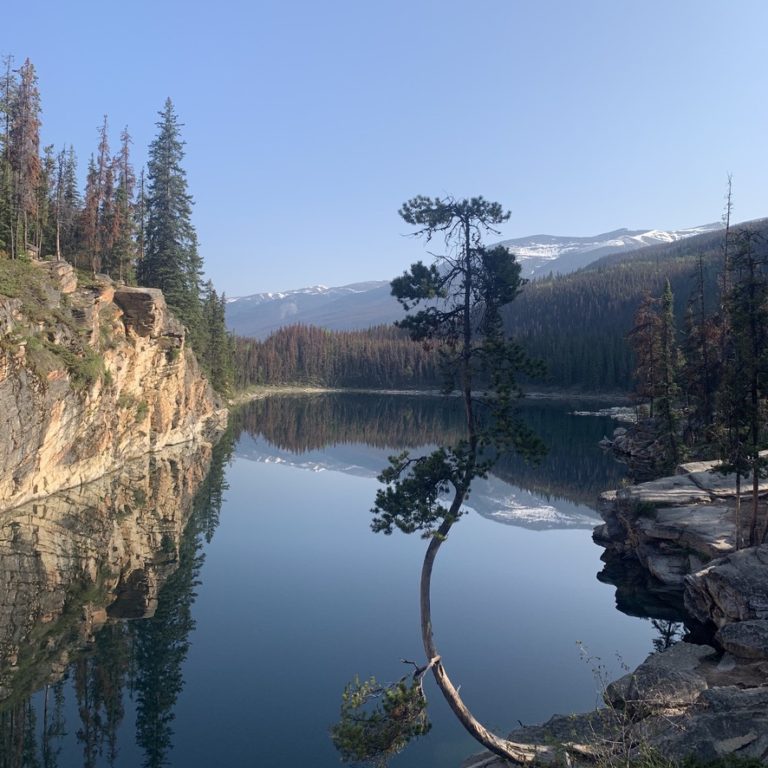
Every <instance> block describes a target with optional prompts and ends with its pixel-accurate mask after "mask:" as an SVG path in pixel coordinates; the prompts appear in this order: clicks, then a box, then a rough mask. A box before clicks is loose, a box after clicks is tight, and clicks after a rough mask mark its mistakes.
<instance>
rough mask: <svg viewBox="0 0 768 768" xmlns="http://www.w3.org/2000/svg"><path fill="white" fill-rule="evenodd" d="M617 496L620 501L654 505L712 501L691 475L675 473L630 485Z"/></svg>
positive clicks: (709, 495)
mask: <svg viewBox="0 0 768 768" xmlns="http://www.w3.org/2000/svg"><path fill="white" fill-rule="evenodd" d="M616 497H617V499H619V500H620V501H629V502H634V503H637V504H652V505H654V506H673V505H681V504H695V503H696V502H706V501H710V500H711V498H712V497H711V494H710V493H709V492H708V491H706V490H703V489H702V488H701V487H699V486H698V485H697V484H696V483H695V482H694V481H693V480H692V479H691V475H673V476H672V477H662V478H660V479H659V480H651V481H649V482H647V483H638V484H637V485H630V486H628V487H627V488H622V489H621V490H620V491H618V493H617V494H616Z"/></svg>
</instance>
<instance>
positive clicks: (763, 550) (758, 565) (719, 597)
mask: <svg viewBox="0 0 768 768" xmlns="http://www.w3.org/2000/svg"><path fill="white" fill-rule="evenodd" d="M684 601H685V607H686V609H687V610H688V612H689V613H690V614H691V615H693V616H694V617H695V618H696V619H697V620H699V621H701V622H707V621H712V622H714V624H715V625H716V626H718V627H723V626H725V625H726V624H729V623H731V622H734V621H748V620H751V619H768V544H763V545H762V546H759V547H750V548H749V549H742V550H739V551H738V552H733V553H732V554H730V555H727V556H725V557H722V558H719V559H718V560H715V561H713V562H712V563H710V564H709V565H708V566H707V567H706V568H703V569H702V570H700V571H698V572H697V573H694V574H691V575H689V576H686V578H685V594H684Z"/></svg>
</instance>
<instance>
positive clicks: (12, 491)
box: [0, 259, 226, 506]
mask: <svg viewBox="0 0 768 768" xmlns="http://www.w3.org/2000/svg"><path fill="white" fill-rule="evenodd" d="M225 415H226V411H225V410H224V409H223V408H222V407H221V405H220V403H219V402H218V400H217V398H216V397H215V395H214V393H213V391H212V389H211V387H210V385H209V383H208V381H207V380H206V379H205V378H204V377H203V376H202V374H201V373H200V369H199V367H198V364H197V361H196V360H195V356H194V354H192V352H191V351H190V350H189V349H188V348H187V345H186V331H185V329H184V326H182V325H181V323H179V321H178V320H176V318H175V317H173V315H172V314H171V313H170V312H169V311H168V309H167V307H166V305H165V300H164V298H163V295H162V293H161V292H160V291H158V290H156V289H151V288H128V287H125V286H121V285H117V284H115V283H113V282H112V281H111V280H110V279H109V278H106V277H103V276H98V277H97V278H91V277H90V276H88V275H86V276H84V279H82V280H81V281H78V276H77V274H76V273H75V271H74V270H73V268H72V267H71V266H70V265H69V264H67V263H65V262H35V261H33V262H26V261H22V260H7V259H3V260H0V434H2V436H3V439H2V441H0V505H3V506H15V505H17V504H20V503H23V502H25V501H28V500H30V499H34V498H40V497H43V496H46V495H48V494H49V493H53V492H54V491H57V490H60V489H63V488H71V487H74V486H77V485H80V484H81V483H84V482H88V481H91V480H94V479H96V478H98V477H101V476H102V475H104V474H106V473H108V472H111V471H113V470H114V469H115V468H117V467H118V466H120V465H121V464H122V463H124V462H125V461H127V460H130V459H133V458H138V457H140V456H143V455H145V454H147V453H149V452H152V451H157V450H160V449H162V448H164V447H166V446H169V445H175V444H178V443H183V442H187V441H206V440H207V439H208V438H209V437H210V436H211V435H212V434H213V433H214V432H215V431H216V430H217V429H218V428H219V427H220V426H221V424H222V420H223V419H224V418H225Z"/></svg>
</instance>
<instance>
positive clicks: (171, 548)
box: [0, 443, 211, 704]
mask: <svg viewBox="0 0 768 768" xmlns="http://www.w3.org/2000/svg"><path fill="white" fill-rule="evenodd" d="M210 460H211V449H210V446H209V445H208V444H206V443H200V444H199V445H197V446H196V447H195V448H194V449H193V448H192V447H190V445H189V444H185V445H183V446H176V447H173V448H168V449H166V450H164V451H162V452H160V453H156V454H147V455H146V456H144V457H143V458H142V459H137V460H134V461H132V462H130V463H128V464H126V465H125V466H123V467H122V469H121V470H120V471H119V472H117V473H114V474H111V475H108V476H105V477H102V478H100V479H99V480H97V481H95V482H94V483H91V484H88V485H84V486H81V487H79V488H76V489H73V490H69V491H63V492H61V493H59V494H54V495H52V496H49V497H47V498H46V499H45V500H44V501H39V502H28V503H27V504H23V505H21V506H19V507H15V508H14V509H12V510H8V511H6V512H4V513H0V704H2V703H3V702H4V701H5V700H7V699H9V698H10V697H11V696H14V695H17V696H22V697H23V696H28V695H29V694H30V693H32V692H33V691H34V690H35V688H36V687H39V686H40V685H42V684H44V683H45V682H52V681H55V680H56V679H58V677H59V676H60V675H61V674H62V673H63V671H64V669H65V668H66V666H67V664H68V662H69V660H70V659H71V657H72V655H73V654H75V653H77V652H79V651H80V650H81V649H82V648H84V647H87V646H88V645H89V644H90V643H91V642H92V641H93V639H94V635H95V633H96V632H97V631H98V630H99V629H100V628H101V626H102V625H103V624H104V623H105V622H107V621H111V620H117V619H122V618H140V617H144V616H151V615H153V614H154V611H155V608H156V605H157V597H158V593H159V591H160V588H161V587H162V586H163V584H164V583H165V582H166V580H167V579H168V577H169V576H170V575H171V574H172V573H173V572H174V571H175V570H176V568H177V566H178V562H179V560H178V551H179V542H180V540H181V537H182V533H183V531H184V528H185V526H186V524H187V521H188V520H189V516H190V514H191V511H192V500H193V498H194V494H195V492H196V491H197V490H198V488H199V487H200V484H201V482H202V481H203V479H204V477H205V475H206V473H207V471H208V468H209V466H210Z"/></svg>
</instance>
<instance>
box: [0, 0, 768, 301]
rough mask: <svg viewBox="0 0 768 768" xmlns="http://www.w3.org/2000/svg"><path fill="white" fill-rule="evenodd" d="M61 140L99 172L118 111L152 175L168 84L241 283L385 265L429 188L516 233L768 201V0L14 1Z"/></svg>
mask: <svg viewBox="0 0 768 768" xmlns="http://www.w3.org/2000/svg"><path fill="white" fill-rule="evenodd" d="M2 28H3V32H2V33H0V53H4V54H7V53H10V54H13V55H14V56H15V57H16V60H17V63H21V62H22V61H23V60H24V58H26V57H29V58H30V59H31V60H32V62H33V63H34V64H35V67H36V69H37V72H38V77H39V81H40V90H41V94H42V106H43V115H42V120H43V137H42V138H43V141H44V142H45V143H53V144H55V145H56V146H57V147H58V146H61V145H63V144H64V143H67V144H69V143H72V144H73V145H74V146H75V149H76V151H77V153H78V156H79V159H80V165H81V171H82V170H83V169H84V168H85V164H86V161H87V158H88V156H89V154H90V153H91V152H93V151H95V148H96V143H97V128H98V126H99V124H100V123H101V120H102V116H103V115H104V114H107V115H108V116H109V121H110V126H111V137H112V144H113V148H116V147H117V143H118V138H119V133H120V130H121V128H122V127H123V126H124V125H128V128H129V130H130V132H131V133H132V135H133V138H134V142H135V146H134V161H135V164H136V166H137V167H138V166H140V165H141V164H142V163H143V162H144V159H145V157H146V147H147V145H148V144H149V142H150V141H151V139H152V137H153V136H154V133H155V125H154V123H155V121H156V119H157V111H158V110H160V109H161V108H162V105H163V102H164V100H165V98H166V97H167V96H170V97H171V98H172V99H173V101H174V103H175V105H176V109H177V112H178V114H179V118H180V120H181V121H182V122H183V123H184V124H185V125H184V129H183V137H184V139H185V140H186V142H187V157H186V160H185V167H186V169H187V174H188V181H189V189H190V192H191V193H192V195H193V196H194V198H195V201H196V205H195V224H196V226H197V230H198V235H199V239H200V244H201V251H202V254H203V256H204V258H205V262H206V271H207V273H208V275H209V276H210V277H212V279H213V280H214V282H215V283H216V285H217V287H218V288H220V289H221V290H224V291H226V292H227V294H229V295H242V294H247V293H254V292H257V291H266V290H284V289H289V288H298V287H302V286H305V285H310V284H315V283H324V284H326V285H340V284H344V283H349V282H354V281H359V280H366V279H388V278H391V277H393V276H394V275H396V274H399V273H400V272H402V270H403V269H405V268H406V267H407V266H408V265H409V264H410V263H411V262H412V261H414V260H416V259H418V258H422V257H425V256H426V254H425V252H424V249H423V246H422V245H421V244H420V243H419V242H418V241H414V240H412V239H410V238H407V237H404V236H403V235H404V234H406V233H407V232H408V228H407V226H406V225H405V224H404V223H403V222H401V221H400V219H399V218H398V216H397V209H398V207H399V205H400V204H401V203H402V202H403V201H404V200H406V199H408V198H410V197H412V196H414V195H416V194H427V195H444V194H452V195H454V196H457V197H463V196H471V195H476V194H482V195H484V196H485V197H486V198H488V199H492V200H499V201H500V202H502V203H503V204H504V205H505V206H507V207H508V208H509V209H510V210H511V211H512V218H511V219H510V221H509V223H508V224H507V225H505V227H504V230H503V236H504V237H520V236H524V235H530V234H535V233H547V234H570V235H592V234H597V233H599V232H604V231H606V230H610V229H615V228H618V227H629V228H640V227H657V228H676V227H685V226H693V225H697V224H703V223H707V222H711V221H716V220H717V219H719V217H720V215H721V212H722V205H723V196H724V193H725V183H726V176H727V174H728V173H729V172H730V173H732V174H733V183H734V203H735V211H734V215H735V218H736V220H739V221H742V220H746V219H752V218H758V217H762V216H765V215H768V210H766V206H765V199H766V187H767V186H768V182H767V181H766V180H767V179H768V157H767V151H768V150H767V147H768V132H767V131H766V127H767V125H766V124H767V122H768V120H767V118H768V114H767V113H768V99H766V98H765V93H766V82H765V81H766V74H765V73H766V71H767V70H766V65H765V51H766V42H765V35H766V30H767V29H768V3H765V2H764V0H733V1H732V2H729V3H726V2H725V1H724V0H720V1H719V2H715V1H714V0H674V1H673V2H670V1H669V0H664V1H663V2H661V1H659V0H643V2H629V1H626V2H625V1H624V0H579V1H578V2H574V1H573V0H526V1H524V0H472V2H470V1H469V0H464V1H463V2H459V0H434V1H433V0H379V2H374V1H373V0H323V1H322V2H320V1H319V0H293V1H292V0H283V1H282V2H279V1H278V0H251V1H250V2H240V1H239V0H237V1H236V0H220V2H218V3H215V4H213V3H205V4H203V3H194V2H190V1H189V0H185V2H180V1H179V0H162V1H159V0H156V1H155V3H150V2H146V1H145V0H135V1H134V2H132V3H112V2H109V3H104V2H103V1H102V2H85V1H84V0H70V2H66V3H63V2H59V1H56V2H40V1H36V0H30V1H29V2H27V3H24V4H21V3H15V4H9V7H8V8H5V9H4V10H3V23H2Z"/></svg>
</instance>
